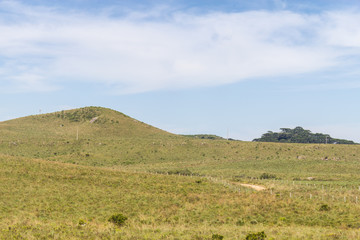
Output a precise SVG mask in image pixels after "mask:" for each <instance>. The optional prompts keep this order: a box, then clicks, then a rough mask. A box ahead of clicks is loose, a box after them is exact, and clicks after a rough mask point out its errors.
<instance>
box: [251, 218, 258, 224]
mask: <svg viewBox="0 0 360 240" xmlns="http://www.w3.org/2000/svg"><path fill="white" fill-rule="evenodd" d="M250 223H251V224H253V225H256V224H258V221H256V220H255V219H253V220H251V221H250Z"/></svg>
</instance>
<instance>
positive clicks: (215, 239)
mask: <svg viewBox="0 0 360 240" xmlns="http://www.w3.org/2000/svg"><path fill="white" fill-rule="evenodd" d="M211 239H212V240H223V239H224V236H222V235H220V234H213V235H212V237H211Z"/></svg>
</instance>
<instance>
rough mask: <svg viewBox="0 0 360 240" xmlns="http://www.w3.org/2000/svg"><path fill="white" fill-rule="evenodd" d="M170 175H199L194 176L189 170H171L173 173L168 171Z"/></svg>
mask: <svg viewBox="0 0 360 240" xmlns="http://www.w3.org/2000/svg"><path fill="white" fill-rule="evenodd" d="M168 174H169V175H183V176H190V175H198V174H193V173H192V172H191V171H190V170H189V169H181V170H171V171H168Z"/></svg>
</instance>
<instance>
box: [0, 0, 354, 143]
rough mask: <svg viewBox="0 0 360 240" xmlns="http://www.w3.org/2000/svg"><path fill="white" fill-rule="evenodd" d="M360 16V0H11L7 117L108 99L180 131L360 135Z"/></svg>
mask: <svg viewBox="0 0 360 240" xmlns="http://www.w3.org/2000/svg"><path fill="white" fill-rule="evenodd" d="M359 22H360V3H359V1H358V0H356V1H355V0H348V1H346V0H344V1H335V0H318V1H307V0H302V1H284V0H257V1H256V0H254V1H245V0H237V1H236V0H223V1H211V0H206V1H205V0H201V1H186V0H180V1H130V0H122V1H114V0H101V1H100V0H71V1H70V0H62V1H44V0H32V1H31V0H27V1H8V0H6V1H2V0H0V101H1V102H2V104H1V105H0V120H1V121H3V120H8V119H12V118H15V117H21V116H26V115H31V114H38V113H39V112H40V111H41V112H42V113H46V112H53V111H58V110H62V109H71V108H77V107H84V106H103V107H109V108H112V109H115V110H118V111H121V112H123V113H125V114H127V115H130V116H131V117H134V118H136V119H139V120H141V121H143V122H146V123H149V124H151V125H154V126H156V127H159V128H161V129H164V130H167V131H170V132H173V133H179V134H197V133H209V134H217V135H220V136H223V137H226V136H227V133H229V137H231V138H235V139H240V140H252V139H254V138H257V137H260V136H261V134H262V133H264V132H266V131H268V130H272V131H277V130H278V129H279V128H282V127H296V126H302V127H304V128H306V129H310V130H311V131H313V132H323V133H329V134H331V135H332V136H333V137H337V138H346V139H351V140H354V141H357V142H360V112H359V111H358V109H359V107H358V103H360V94H359V92H360V79H359V77H360V68H359V64H360V25H359Z"/></svg>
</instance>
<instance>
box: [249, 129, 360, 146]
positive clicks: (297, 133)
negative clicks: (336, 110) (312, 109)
mask: <svg viewBox="0 0 360 240" xmlns="http://www.w3.org/2000/svg"><path fill="white" fill-rule="evenodd" d="M280 130H281V132H272V131H268V132H267V133H265V134H263V135H262V136H261V138H256V139H254V140H253V141H254V142H284V143H324V144H356V143H355V142H353V141H350V140H345V139H337V138H332V137H330V135H329V134H323V133H312V132H311V131H310V130H305V129H303V128H302V127H296V128H294V129H291V128H280Z"/></svg>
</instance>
